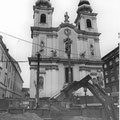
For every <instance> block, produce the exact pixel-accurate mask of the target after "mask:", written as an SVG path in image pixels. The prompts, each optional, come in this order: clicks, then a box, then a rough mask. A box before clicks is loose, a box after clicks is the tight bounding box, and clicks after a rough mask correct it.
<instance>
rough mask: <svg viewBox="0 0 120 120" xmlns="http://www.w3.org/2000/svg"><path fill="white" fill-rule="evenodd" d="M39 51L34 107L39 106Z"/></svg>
mask: <svg viewBox="0 0 120 120" xmlns="http://www.w3.org/2000/svg"><path fill="white" fill-rule="evenodd" d="M40 56H41V55H40V53H39V52H37V62H38V64H37V85H36V108H39V68H40Z"/></svg>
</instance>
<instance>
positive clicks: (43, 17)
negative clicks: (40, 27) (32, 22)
mask: <svg viewBox="0 0 120 120" xmlns="http://www.w3.org/2000/svg"><path fill="white" fill-rule="evenodd" d="M40 23H46V15H45V14H41V17H40Z"/></svg>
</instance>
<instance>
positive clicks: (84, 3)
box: [77, 0, 92, 13]
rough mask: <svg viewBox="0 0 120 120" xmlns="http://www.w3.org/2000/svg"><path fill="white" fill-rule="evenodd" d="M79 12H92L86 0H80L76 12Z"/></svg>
mask: <svg viewBox="0 0 120 120" xmlns="http://www.w3.org/2000/svg"><path fill="white" fill-rule="evenodd" d="M79 12H92V8H91V6H90V3H89V1H88V0H80V2H79V4H78V10H77V13H79Z"/></svg>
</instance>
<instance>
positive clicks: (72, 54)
mask: <svg viewBox="0 0 120 120" xmlns="http://www.w3.org/2000/svg"><path fill="white" fill-rule="evenodd" d="M0 33H2V34H4V35H7V36H9V37H12V38H15V39H17V40H20V41H23V42H26V43H29V44H34V45H37V46H40V47H41V45H40V44H37V43H34V42H30V41H27V40H25V39H22V38H19V37H16V36H14V35H11V34H8V33H5V32H2V31H0ZM44 48H47V49H51V50H53V49H54V50H56V51H59V52H64V53H66V52H65V51H64V50H60V49H56V48H52V47H48V46H44ZM71 55H76V57H75V56H74V58H76V59H77V58H78V56H80V54H77V53H71ZM45 56H46V55H45ZM85 56H87V57H89V56H90V55H85ZM46 57H51V56H46ZM94 57H98V56H94ZM17 62H28V61H17Z"/></svg>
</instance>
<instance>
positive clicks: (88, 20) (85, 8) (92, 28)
mask: <svg viewBox="0 0 120 120" xmlns="http://www.w3.org/2000/svg"><path fill="white" fill-rule="evenodd" d="M92 11H93V10H92V8H91V6H90V3H89V1H88V0H80V2H79V4H78V9H77V18H76V20H75V24H76V26H77V28H78V30H84V31H87V32H98V31H97V23H96V16H97V13H93V12H92Z"/></svg>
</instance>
